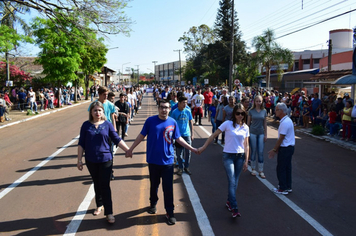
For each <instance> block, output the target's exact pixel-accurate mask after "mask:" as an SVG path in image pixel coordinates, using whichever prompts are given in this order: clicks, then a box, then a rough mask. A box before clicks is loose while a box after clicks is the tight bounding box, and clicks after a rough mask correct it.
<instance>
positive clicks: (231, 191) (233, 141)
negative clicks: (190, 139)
mask: <svg viewBox="0 0 356 236" xmlns="http://www.w3.org/2000/svg"><path fill="white" fill-rule="evenodd" d="M222 132H225V146H224V150H223V163H224V167H225V171H226V175H227V178H228V183H229V187H228V198H227V202H226V204H225V205H226V207H227V209H228V210H229V211H232V217H233V218H235V217H237V216H241V214H240V213H239V211H238V206H237V201H236V190H237V184H238V181H239V176H240V173H241V171H242V170H243V171H246V170H247V167H248V164H247V163H248V158H249V142H248V141H249V136H250V131H249V127H248V126H247V125H246V111H245V108H244V106H243V105H242V104H241V103H239V104H237V105H236V106H235V107H234V110H233V115H232V118H231V120H227V121H225V122H224V123H222V124H221V125H220V126H219V128H218V129H217V130H216V131H215V132H214V133H213V134H212V135H211V136H210V137H209V138H208V140H206V142H205V143H204V145H203V146H202V147H200V148H198V152H199V153H202V152H203V151H204V150H205V149H206V148H207V146H208V145H209V144H210V143H211V142H212V141H213V140H214V138H215V137H217V136H218V135H219V134H220V133H222Z"/></svg>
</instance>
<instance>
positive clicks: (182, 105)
mask: <svg viewBox="0 0 356 236" xmlns="http://www.w3.org/2000/svg"><path fill="white" fill-rule="evenodd" d="M187 104H188V101H187V98H186V97H180V98H179V100H178V109H175V110H174V111H172V114H171V117H172V118H173V119H174V120H175V121H176V122H177V124H178V127H179V132H180V134H181V137H182V138H183V139H184V140H185V141H186V142H187V143H188V144H189V145H191V144H192V141H193V139H194V133H193V117H192V113H191V111H190V109H189V108H187ZM175 146H176V151H177V159H178V168H179V169H178V173H177V174H178V175H182V173H183V165H184V171H185V173H187V174H189V175H191V174H192V173H191V171H190V169H189V165H190V158H191V156H192V153H191V151H190V150H189V149H187V148H183V147H182V146H181V145H179V144H178V143H176V144H175Z"/></svg>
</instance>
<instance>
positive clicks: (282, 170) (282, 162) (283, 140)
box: [268, 103, 295, 195]
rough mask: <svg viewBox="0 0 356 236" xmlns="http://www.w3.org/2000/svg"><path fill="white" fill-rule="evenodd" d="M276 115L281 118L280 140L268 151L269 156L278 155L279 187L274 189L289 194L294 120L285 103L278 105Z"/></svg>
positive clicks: (293, 144) (276, 191)
mask: <svg viewBox="0 0 356 236" xmlns="http://www.w3.org/2000/svg"><path fill="white" fill-rule="evenodd" d="M275 112H276V116H277V117H278V118H280V119H281V120H280V124H279V128H278V140H277V142H276V144H275V145H274V148H273V149H272V150H270V151H269V152H268V158H270V159H271V158H273V157H274V156H275V155H276V154H278V155H277V178H278V182H279V183H278V187H277V188H274V189H273V191H274V192H275V193H277V194H283V195H287V194H288V193H291V192H292V156H293V154H294V146H295V135H294V125H293V121H292V120H291V119H290V118H289V117H288V115H287V113H288V108H287V106H286V104H284V103H278V104H277V106H276V110H275Z"/></svg>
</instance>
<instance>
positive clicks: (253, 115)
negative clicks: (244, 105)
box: [247, 95, 267, 179]
mask: <svg viewBox="0 0 356 236" xmlns="http://www.w3.org/2000/svg"><path fill="white" fill-rule="evenodd" d="M247 125H248V126H249V127H250V145H251V158H250V160H251V169H252V171H251V175H253V176H256V175H257V172H256V156H257V157H258V158H257V161H258V173H259V175H260V177H261V178H262V179H265V178H266V176H265V174H264V173H263V163H264V158H263V151H264V147H265V142H266V141H267V111H266V109H265V108H264V105H263V102H262V96H261V95H257V96H256V97H255V99H254V102H253V105H252V108H251V109H250V110H249V112H248V119H247Z"/></svg>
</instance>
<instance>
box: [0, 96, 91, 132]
mask: <svg viewBox="0 0 356 236" xmlns="http://www.w3.org/2000/svg"><path fill="white" fill-rule="evenodd" d="M88 102H91V101H90V100H88V101H84V102H81V103H77V104H74V105H71V106H66V107H63V108H59V109H57V110H54V111H50V112H46V113H42V114H38V115H36V116H32V117H29V118H25V119H22V120H19V121H15V122H12V123H9V124H5V125H2V126H0V129H3V128H5V127H9V126H12V125H16V124H20V123H23V122H26V121H29V120H33V119H36V118H39V117H42V116H47V115H49V114H53V113H56V112H59V111H63V110H65V109H68V108H71V107H76V106H80V105H82V104H85V103H88Z"/></svg>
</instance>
